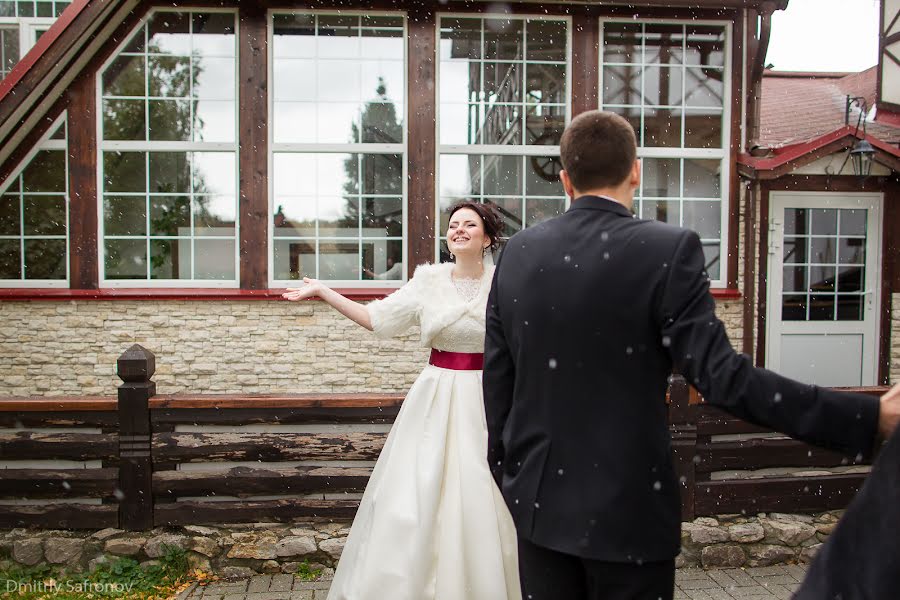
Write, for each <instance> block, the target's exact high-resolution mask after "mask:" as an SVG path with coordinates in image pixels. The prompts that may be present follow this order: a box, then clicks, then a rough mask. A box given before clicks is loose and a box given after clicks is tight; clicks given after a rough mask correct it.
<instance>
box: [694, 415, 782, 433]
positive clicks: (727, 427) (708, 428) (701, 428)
mask: <svg viewBox="0 0 900 600" xmlns="http://www.w3.org/2000/svg"><path fill="white" fill-rule="evenodd" d="M744 433H773V431H772V430H771V429H767V428H765V427H760V426H758V425H753V424H752V423H748V422H747V421H744V420H742V419H738V418H737V417H732V416H729V415H723V416H721V417H710V416H704V417H701V418H700V420H699V421H697V435H700V436H710V435H734V434H744Z"/></svg>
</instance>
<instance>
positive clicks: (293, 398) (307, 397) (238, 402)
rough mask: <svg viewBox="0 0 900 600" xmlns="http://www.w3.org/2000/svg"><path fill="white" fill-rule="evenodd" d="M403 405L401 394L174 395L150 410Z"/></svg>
mask: <svg viewBox="0 0 900 600" xmlns="http://www.w3.org/2000/svg"><path fill="white" fill-rule="evenodd" d="M402 401H403V395H402V394H260V395H253V396H245V395H241V394H178V395H165V394H161V395H159V396H154V397H153V398H152V399H151V400H150V409H151V410H159V409H162V408H170V409H185V408H194V409H214V410H219V409H278V408H291V409H307V408H329V409H354V408H371V409H376V410H377V409H379V408H393V407H397V406H399V405H400V403H401V402H402Z"/></svg>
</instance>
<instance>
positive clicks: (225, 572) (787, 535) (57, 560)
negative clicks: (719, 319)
mask: <svg viewBox="0 0 900 600" xmlns="http://www.w3.org/2000/svg"><path fill="white" fill-rule="evenodd" d="M841 513H842V511H833V512H827V513H821V514H818V515H786V514H777V513H771V514H760V515H757V516H755V517H741V516H734V515H732V516H722V517H719V518H716V519H713V518H709V517H703V518H699V519H696V520H695V521H693V522H691V523H682V533H681V540H682V551H681V555H680V556H679V557H678V559H677V561H676V564H677V565H678V566H679V567H685V566H692V567H696V566H702V567H705V568H714V567H742V566H748V567H765V566H770V565H775V564H785V563H797V562H808V561H809V560H811V558H812V557H813V556H814V555H815V553H816V551H818V549H819V548H820V547H821V545H822V543H823V542H824V541H825V540H826V539H828V536H829V535H830V534H831V532H832V531H833V530H834V528H835V526H836V524H837V522H838V519H839V518H840V515H841ZM349 527H350V523H349V522H346V521H344V522H333V523H295V524H281V523H251V524H243V525H241V524H236V525H222V526H215V527H213V526H199V525H187V526H184V527H170V528H158V529H154V530H152V531H147V532H125V531H122V530H121V529H103V530H101V531H96V532H92V531H65V530H63V531H56V530H30V529H12V530H4V531H0V569H3V567H4V566H7V567H8V566H10V565H11V564H12V563H15V564H18V565H23V566H34V565H38V564H50V565H57V566H64V567H66V568H67V569H71V570H72V571H76V572H84V571H90V570H92V569H93V568H95V567H96V566H97V565H99V564H102V563H106V562H109V561H111V560H115V559H116V558H117V557H122V556H126V557H129V558H132V559H135V560H137V561H141V562H146V561H152V560H155V559H158V558H160V557H161V556H163V555H164V554H165V551H166V546H175V547H178V548H181V549H183V550H185V551H186V552H187V555H188V559H189V560H190V562H191V564H192V566H193V567H195V568H198V569H201V570H203V571H205V572H212V573H215V574H218V575H221V576H225V577H246V576H252V575H255V574H257V573H278V572H283V573H295V572H296V571H297V569H298V567H299V566H300V564H301V563H303V562H305V563H307V564H309V565H310V566H311V567H313V568H324V569H332V568H334V567H335V566H336V565H337V561H338V559H339V558H340V555H341V552H342V551H343V548H344V543H345V541H346V537H347V534H348V533H349ZM4 562H6V563H7V564H6V565H4V564H3V563H4ZM328 574H329V573H327V572H326V573H325V575H326V576H328Z"/></svg>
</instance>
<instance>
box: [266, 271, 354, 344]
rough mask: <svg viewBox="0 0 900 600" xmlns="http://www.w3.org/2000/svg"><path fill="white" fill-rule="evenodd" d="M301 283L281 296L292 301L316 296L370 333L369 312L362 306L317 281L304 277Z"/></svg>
mask: <svg viewBox="0 0 900 600" xmlns="http://www.w3.org/2000/svg"><path fill="white" fill-rule="evenodd" d="M303 283H304V284H305V285H304V286H303V287H301V288H288V289H287V291H286V292H285V293H284V294H282V295H281V296H282V297H283V298H286V299H288V300H292V301H297V300H306V299H307V298H312V297H313V296H318V297H319V298H321V299H322V300H324V301H325V302H327V303H328V304H329V305H331V307H332V308H334V309H335V310H336V311H338V312H339V313H341V314H342V315H344V316H345V317H347V318H348V319H350V320H351V321H354V322H355V323H357V324H359V325H362V326H363V327H365V328H366V329H368V330H369V331H372V319H371V317H369V311H368V310H366V307H365V306H364V305H362V304H360V303H359V302H354V301H353V300H351V299H350V298H347V297H346V296H342V295H340V294H339V293H337V292H336V291H334V290H333V289H331V288H330V287H328V286H327V285H325V284H324V283H322V282H321V281H318V280H317V279H310V278H309V277H304V278H303Z"/></svg>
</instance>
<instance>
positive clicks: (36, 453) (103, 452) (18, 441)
mask: <svg viewBox="0 0 900 600" xmlns="http://www.w3.org/2000/svg"><path fill="white" fill-rule="evenodd" d="M118 449H119V448H118V436H115V435H108V434H100V433H37V432H33V431H18V432H15V433H12V432H0V458H2V459H4V460H26V459H27V460H37V459H58V460H102V459H114V458H116V457H117V456H118Z"/></svg>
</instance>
